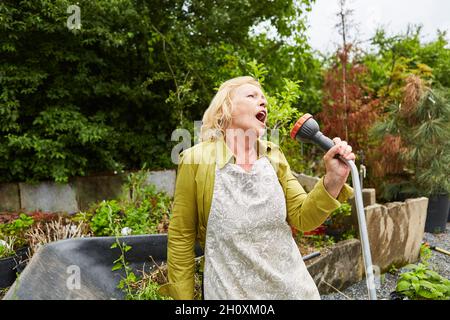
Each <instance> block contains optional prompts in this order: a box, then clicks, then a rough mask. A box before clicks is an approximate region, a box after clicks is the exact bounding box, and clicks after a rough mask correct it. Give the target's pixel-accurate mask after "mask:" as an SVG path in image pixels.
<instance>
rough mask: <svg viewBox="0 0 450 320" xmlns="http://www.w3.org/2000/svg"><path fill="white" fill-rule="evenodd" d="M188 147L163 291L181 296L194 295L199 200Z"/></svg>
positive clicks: (178, 187)
mask: <svg viewBox="0 0 450 320" xmlns="http://www.w3.org/2000/svg"><path fill="white" fill-rule="evenodd" d="M188 150H189V149H188ZM188 150H185V151H184V152H183V153H181V155H180V162H179V165H178V172H177V178H176V184H175V195H174V202H173V209H172V216H171V217H170V224H169V231H168V244H167V268H168V281H169V282H168V284H166V285H163V286H161V288H160V291H159V292H160V293H161V294H164V295H170V296H171V297H172V298H174V299H177V300H192V299H193V298H194V273H195V251H194V248H195V239H196V235H197V201H196V186H195V173H194V163H193V161H191V160H192V159H189V158H190V157H189V154H191V155H192V153H189V152H188V153H187V154H185V153H186V152H187V151H188Z"/></svg>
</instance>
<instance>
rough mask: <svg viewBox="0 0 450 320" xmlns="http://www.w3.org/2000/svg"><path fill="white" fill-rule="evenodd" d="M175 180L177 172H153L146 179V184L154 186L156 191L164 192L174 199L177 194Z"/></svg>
mask: <svg viewBox="0 0 450 320" xmlns="http://www.w3.org/2000/svg"><path fill="white" fill-rule="evenodd" d="M175 180H176V171H175V170H161V171H151V172H150V173H149V175H148V177H147V179H146V183H148V184H154V185H155V186H156V190H158V191H164V192H166V193H167V194H168V195H169V196H171V197H173V195H174V193H175Z"/></svg>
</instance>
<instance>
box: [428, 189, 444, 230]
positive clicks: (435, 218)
mask: <svg viewBox="0 0 450 320" xmlns="http://www.w3.org/2000/svg"><path fill="white" fill-rule="evenodd" d="M448 211H449V201H448V194H440V195H432V196H430V198H429V200H428V210H427V220H426V222H425V232H431V233H440V232H444V231H445V227H446V224H447V220H448Z"/></svg>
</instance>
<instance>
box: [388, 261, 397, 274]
mask: <svg viewBox="0 0 450 320" xmlns="http://www.w3.org/2000/svg"><path fill="white" fill-rule="evenodd" d="M388 272H389V273H391V274H396V273H397V272H398V268H397V266H396V265H395V263H393V264H391V265H390V266H389V268H388Z"/></svg>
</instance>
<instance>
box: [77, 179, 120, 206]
mask: <svg viewBox="0 0 450 320" xmlns="http://www.w3.org/2000/svg"><path fill="white" fill-rule="evenodd" d="M125 181H126V175H125V174H117V175H111V176H92V177H77V178H74V179H73V182H74V185H75V187H76V192H77V201H78V206H79V208H80V210H82V211H86V210H88V209H89V207H90V206H91V205H92V204H94V203H97V202H100V201H103V200H112V199H117V198H119V197H120V195H121V194H122V185H123V184H124V183H125Z"/></svg>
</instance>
